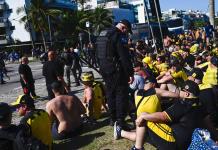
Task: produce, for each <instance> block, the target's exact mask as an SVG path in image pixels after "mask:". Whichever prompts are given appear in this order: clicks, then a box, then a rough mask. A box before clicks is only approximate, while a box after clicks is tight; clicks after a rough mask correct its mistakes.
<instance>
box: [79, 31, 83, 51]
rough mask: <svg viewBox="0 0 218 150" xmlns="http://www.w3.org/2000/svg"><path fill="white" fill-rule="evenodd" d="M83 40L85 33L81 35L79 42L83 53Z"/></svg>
mask: <svg viewBox="0 0 218 150" xmlns="http://www.w3.org/2000/svg"><path fill="white" fill-rule="evenodd" d="M82 40H83V33H79V42H80V50H81V51H83V45H82V44H83V43H82Z"/></svg>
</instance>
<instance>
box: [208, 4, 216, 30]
mask: <svg viewBox="0 0 218 150" xmlns="http://www.w3.org/2000/svg"><path fill="white" fill-rule="evenodd" d="M209 14H210V24H211V25H213V27H214V18H215V1H214V0H209Z"/></svg>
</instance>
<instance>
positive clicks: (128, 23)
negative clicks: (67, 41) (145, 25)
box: [120, 19, 132, 34]
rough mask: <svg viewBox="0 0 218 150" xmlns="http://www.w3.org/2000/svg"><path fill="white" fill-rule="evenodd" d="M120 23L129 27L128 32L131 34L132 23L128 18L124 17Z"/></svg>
mask: <svg viewBox="0 0 218 150" xmlns="http://www.w3.org/2000/svg"><path fill="white" fill-rule="evenodd" d="M120 23H122V24H124V25H125V26H126V27H127V28H128V32H129V33H130V34H132V26H131V23H130V22H129V21H128V20H126V19H123V20H121V21H120Z"/></svg>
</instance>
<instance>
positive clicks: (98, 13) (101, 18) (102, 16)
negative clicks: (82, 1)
mask: <svg viewBox="0 0 218 150" xmlns="http://www.w3.org/2000/svg"><path fill="white" fill-rule="evenodd" d="M89 20H90V22H91V24H92V29H93V31H94V34H95V35H96V36H98V35H99V34H100V32H101V31H102V30H103V29H105V28H108V27H111V26H112V22H113V16H112V15H111V13H110V11H109V10H107V9H104V8H103V7H97V8H96V9H95V10H94V12H93V13H92V14H91V16H90V17H89Z"/></svg>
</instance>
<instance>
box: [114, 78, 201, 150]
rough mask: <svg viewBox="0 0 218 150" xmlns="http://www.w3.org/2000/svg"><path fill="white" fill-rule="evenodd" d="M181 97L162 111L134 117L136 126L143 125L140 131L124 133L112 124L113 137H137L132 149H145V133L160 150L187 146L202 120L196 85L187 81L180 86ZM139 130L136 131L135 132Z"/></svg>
mask: <svg viewBox="0 0 218 150" xmlns="http://www.w3.org/2000/svg"><path fill="white" fill-rule="evenodd" d="M182 91H183V93H184V94H183V95H182V96H181V97H183V99H181V100H179V99H178V100H176V101H175V102H174V104H173V105H172V106H171V107H169V108H168V109H166V110H165V111H162V112H143V113H141V114H140V115H139V116H138V118H137V120H136V125H137V128H141V129H142V128H145V129H147V131H146V130H145V129H144V130H143V132H136V134H135V133H134V132H132V133H131V132H127V131H124V130H122V129H121V128H120V127H119V126H115V128H114V129H115V132H114V133H115V136H117V137H126V138H129V139H130V138H131V139H132V140H136V143H135V146H134V147H133V148H132V150H144V148H143V145H144V135H145V133H146V132H147V134H146V135H147V136H149V138H150V139H151V143H152V144H153V145H154V146H155V147H157V148H158V149H160V150H178V149H179V150H180V149H181V150H182V149H187V147H188V145H189V144H190V142H191V137H192V132H193V131H194V129H195V128H196V127H198V126H199V122H200V121H202V116H201V106H200V103H199V99H198V95H199V92H200V91H199V87H198V85H197V84H196V83H195V82H193V81H190V80H187V81H186V82H185V84H184V87H183V89H182ZM137 133H138V134H137Z"/></svg>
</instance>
